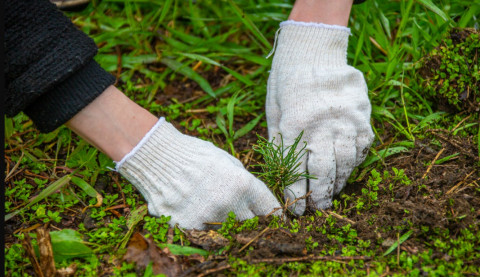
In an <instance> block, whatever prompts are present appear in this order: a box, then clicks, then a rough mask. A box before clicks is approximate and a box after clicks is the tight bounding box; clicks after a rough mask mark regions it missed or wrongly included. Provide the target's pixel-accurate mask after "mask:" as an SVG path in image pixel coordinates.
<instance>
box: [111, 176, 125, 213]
mask: <svg viewBox="0 0 480 277" xmlns="http://www.w3.org/2000/svg"><path fill="white" fill-rule="evenodd" d="M112 179H113V182H114V183H115V184H116V185H117V187H118V190H119V191H120V194H121V195H122V201H123V205H125V207H128V205H127V201H126V199H125V194H124V193H123V190H122V186H120V182H119V181H118V177H117V176H116V175H112Z"/></svg>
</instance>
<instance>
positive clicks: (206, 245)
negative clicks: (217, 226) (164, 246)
mask: <svg viewBox="0 0 480 277" xmlns="http://www.w3.org/2000/svg"><path fill="white" fill-rule="evenodd" d="M186 235H187V237H188V240H189V241H190V242H192V243H194V244H196V245H200V246H201V247H202V248H203V249H205V250H208V251H211V250H216V249H219V248H222V247H225V246H227V245H228V243H229V240H228V239H226V238H225V237H224V236H222V235H220V234H219V233H217V232H215V231H213V230H209V231H198V230H189V231H187V232H186Z"/></svg>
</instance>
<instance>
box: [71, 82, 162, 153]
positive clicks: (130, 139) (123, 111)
mask: <svg viewBox="0 0 480 277" xmlns="http://www.w3.org/2000/svg"><path fill="white" fill-rule="evenodd" d="M156 122H157V117H156V116H154V115H152V114H151V113H150V112H149V111H147V110H146V109H144V108H143V107H141V106H139V105H138V104H136V103H135V102H133V101H132V100H130V99H129V98H128V97H127V96H125V95H124V94H123V93H122V92H121V91H119V90H118V89H117V88H115V87H114V86H109V87H108V88H107V89H106V90H105V91H104V92H103V93H102V94H101V95H100V96H98V97H97V98H96V99H95V100H94V101H93V102H91V103H90V104H89V105H87V106H86V107H85V108H83V109H82V110H81V111H80V112H79V113H77V114H76V115H75V116H74V117H73V118H72V119H70V120H69V121H68V122H67V123H66V124H65V125H66V126H67V127H69V128H70V129H72V130H73V131H74V132H75V133H77V134H78V135H80V136H81V137H82V138H83V139H85V140H86V141H88V142H89V143H90V144H92V145H93V146H95V147H96V148H98V149H99V150H100V151H102V152H103V153H105V154H106V155H107V156H109V157H110V158H112V159H113V160H116V161H119V160H121V159H122V158H123V157H124V156H125V155H126V154H127V153H129V152H130V151H131V150H132V149H133V148H134V147H135V145H137V144H138V143H139V142H140V140H141V139H142V138H143V137H144V136H145V134H146V133H147V132H148V131H149V130H150V129H151V128H152V126H154V125H155V123H156Z"/></svg>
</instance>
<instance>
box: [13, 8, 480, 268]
mask: <svg viewBox="0 0 480 277" xmlns="http://www.w3.org/2000/svg"><path fill="white" fill-rule="evenodd" d="M291 6H292V2H291V1H279V0H256V1H250V0H238V1H233V0H227V1H210V0H203V1H173V0H163V1H142V0H131V1H118V0H103V1H92V3H91V4H90V5H89V6H88V7H87V8H86V9H85V10H83V11H80V12H69V13H67V15H68V16H69V17H70V18H71V19H72V20H73V22H74V23H75V24H76V25H77V26H78V27H79V28H81V29H82V30H83V31H84V32H86V33H87V34H89V35H90V36H91V37H93V38H94V40H95V42H96V43H97V44H98V45H99V46H100V50H99V54H98V55H97V57H96V60H97V61H98V62H99V63H100V64H101V65H102V66H103V67H104V68H105V69H106V70H108V71H109V72H111V73H112V74H114V75H115V76H116V77H117V86H118V87H120V88H121V90H122V91H124V92H125V93H126V94H127V95H128V96H129V97H130V98H131V99H133V100H135V101H136V102H137V103H139V104H141V105H142V106H144V107H145V108H147V109H149V110H150V111H152V112H153V113H155V114H157V115H159V116H166V117H167V119H168V120H169V121H171V122H172V123H174V124H175V125H176V127H178V128H179V129H181V130H182V131H183V132H184V133H186V134H190V135H194V136H198V137H201V138H203V139H206V140H210V141H212V142H214V143H215V144H216V145H218V146H220V147H222V148H224V149H226V150H227V151H229V152H231V153H232V154H233V155H235V156H237V157H238V158H240V160H241V161H242V162H243V163H244V164H245V166H246V167H247V169H249V170H250V171H252V172H262V170H261V167H258V166H256V165H259V164H268V163H267V162H268V160H269V159H271V156H268V153H267V152H268V151H263V153H265V154H266V155H265V157H262V155H260V154H259V153H257V152H255V150H254V146H253V145H254V144H257V145H262V143H263V144H265V143H266V141H264V140H263V141H262V140H260V141H258V137H257V134H258V135H260V136H262V137H267V134H266V122H265V116H264V101H265V100H264V99H265V94H266V80H267V78H268V70H269V67H270V63H271V60H269V59H265V56H266V55H267V54H268V52H269V51H270V50H271V47H272V44H273V38H274V33H275V31H276V29H277V28H278V23H279V21H282V20H285V19H286V17H287V14H288V12H289V11H290V9H291ZM478 14H480V4H478V3H476V2H475V1H462V0H456V1H455V0H442V1H435V2H433V1H429V0H416V1H414V0H406V1H379V0H368V1H366V2H365V3H364V4H362V5H359V6H355V7H354V8H353V11H352V16H351V19H350V22H349V26H350V27H351V29H352V36H350V41H349V48H348V59H349V63H350V64H352V65H353V66H355V67H356V68H358V69H359V70H360V71H362V72H363V73H364V75H365V78H366V80H367V84H368V88H369V96H370V100H371V102H372V107H373V111H372V125H373V128H374V132H375V135H376V138H375V142H374V144H373V145H372V147H371V149H370V153H369V155H368V157H367V159H366V160H365V161H364V162H363V164H362V165H360V166H359V167H358V168H357V169H356V170H355V171H354V173H353V174H352V176H351V177H350V179H349V182H348V185H347V187H346V188H345V189H344V191H343V192H342V193H341V194H340V195H339V196H338V197H336V198H335V199H334V201H333V207H332V208H331V209H328V210H320V211H308V212H307V214H306V215H304V216H302V217H294V216H292V215H291V214H290V213H289V212H287V211H285V212H284V213H283V215H282V216H281V217H276V216H273V215H269V216H266V217H261V218H254V219H251V220H247V221H244V222H238V221H237V220H236V217H235V215H234V214H230V215H229V217H228V219H226V221H225V222H223V223H210V224H209V227H211V228H212V229H214V230H210V231H195V230H183V229H181V228H178V227H175V228H171V227H169V225H168V221H169V217H168V215H165V216H162V217H160V218H154V217H150V216H149V215H148V214H147V210H146V206H145V201H144V199H143V198H142V197H141V195H140V194H139V193H138V192H137V191H136V190H135V188H134V187H133V186H132V185H131V184H129V183H128V182H127V181H126V180H124V179H122V178H121V177H120V175H118V174H117V173H115V172H112V171H111V170H110V169H109V168H111V167H113V163H112V161H111V160H110V159H108V158H107V157H106V156H105V155H103V154H101V153H99V152H98V151H97V150H95V149H94V148H93V147H91V146H90V145H88V143H86V142H85V141H83V140H81V139H80V138H78V137H77V136H76V135H75V134H73V133H72V132H71V131H69V130H68V129H67V128H65V127H62V128H59V129H57V130H55V131H54V132H52V133H49V134H40V133H39V132H38V131H36V130H35V128H34V126H32V122H31V121H30V120H29V119H28V118H27V117H26V116H25V115H23V114H19V115H17V116H16V117H14V118H12V119H7V118H6V119H5V138H6V140H5V157H4V159H5V164H6V172H5V210H6V214H7V217H6V218H5V223H4V226H5V242H6V245H5V274H6V275H7V276H31V275H34V274H37V275H38V274H39V271H42V270H43V271H44V272H43V273H41V274H44V273H47V274H46V275H48V274H53V273H55V272H56V273H57V274H58V275H62V276H112V275H113V276H154V275H155V274H156V273H159V272H161V273H163V274H166V275H170V276H180V275H183V276H197V275H198V276H206V275H212V276H214V275H222V276H223V275H229V276H237V275H240V276H255V275H259V276H270V275H278V276H290V275H293V276H299V275H311V276H318V275H320V276H321V275H347V274H349V275H358V276H365V275H371V276H386V275H395V276H404V275H409V276H418V275H432V276H446V275H454V276H462V275H466V276H478V275H480V269H479V268H480V228H479V226H480V223H479V222H480V185H479V181H480V170H479V166H480V161H479V157H480V127H479V123H480V121H479V120H480V119H479V100H478V99H479V97H480V95H479V91H478V86H479V81H478V80H479V77H478V76H479V75H480V73H479V64H478V61H479V59H478V55H479V52H480V49H479V45H478V41H479V40H478V28H479V27H480V22H479V21H480V19H479V16H478ZM465 28H468V29H465ZM467 100H468V101H467ZM302 146H303V145H302V142H301V141H300V142H299V148H301V147H302ZM257 149H258V148H257ZM266 169H268V167H267V168H266ZM271 169H272V170H274V169H275V168H271ZM267 172H268V170H267ZM299 174H303V173H299ZM260 178H265V179H264V180H265V182H267V183H268V182H270V181H269V179H268V178H270V180H278V178H277V179H275V176H265V175H264V176H260ZM35 261H36V262H38V265H37V264H36V262H35ZM45 270H47V271H46V272H45Z"/></svg>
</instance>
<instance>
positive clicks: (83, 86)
mask: <svg viewBox="0 0 480 277" xmlns="http://www.w3.org/2000/svg"><path fill="white" fill-rule="evenodd" d="M96 52H97V46H96V45H95V43H94V42H93V40H92V39H91V38H89V37H88V36H87V35H86V34H84V33H83V32H81V31H79V30H78V29H77V28H76V27H75V26H74V25H73V24H72V23H71V21H70V19H68V18H67V17H65V16H64V15H63V14H62V13H61V12H60V11H58V10H57V8H56V6H55V5H54V4H51V3H50V2H49V1H48V0H22V1H14V0H7V1H5V53H6V55H5V69H4V70H5V80H6V86H7V95H6V99H5V106H6V114H7V116H14V115H16V114H17V113H19V112H20V111H24V112H25V113H26V114H27V115H28V116H29V117H30V118H31V119H32V120H33V122H34V123H35V125H36V126H37V128H38V129H39V130H40V131H41V132H50V131H52V130H54V129H56V128H57V127H59V126H60V125H62V124H63V123H65V122H67V121H68V120H70V119H71V118H72V117H73V116H74V115H75V114H76V113H78V112H79V111H80V110H81V109H83V108H84V107H85V106H87V105H88V104H89V103H90V102H92V101H93V100H94V99H95V98H96V97H97V96H99V95H100V94H101V93H102V92H103V91H104V90H105V89H106V88H107V87H108V86H110V85H111V84H113V83H114V82H115V78H114V77H113V76H112V75H110V74H109V73H107V72H106V71H105V70H103V69H102V68H101V67H100V66H99V65H98V64H97V63H96V62H95V61H94V60H93V57H94V56H95V54H96Z"/></svg>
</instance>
